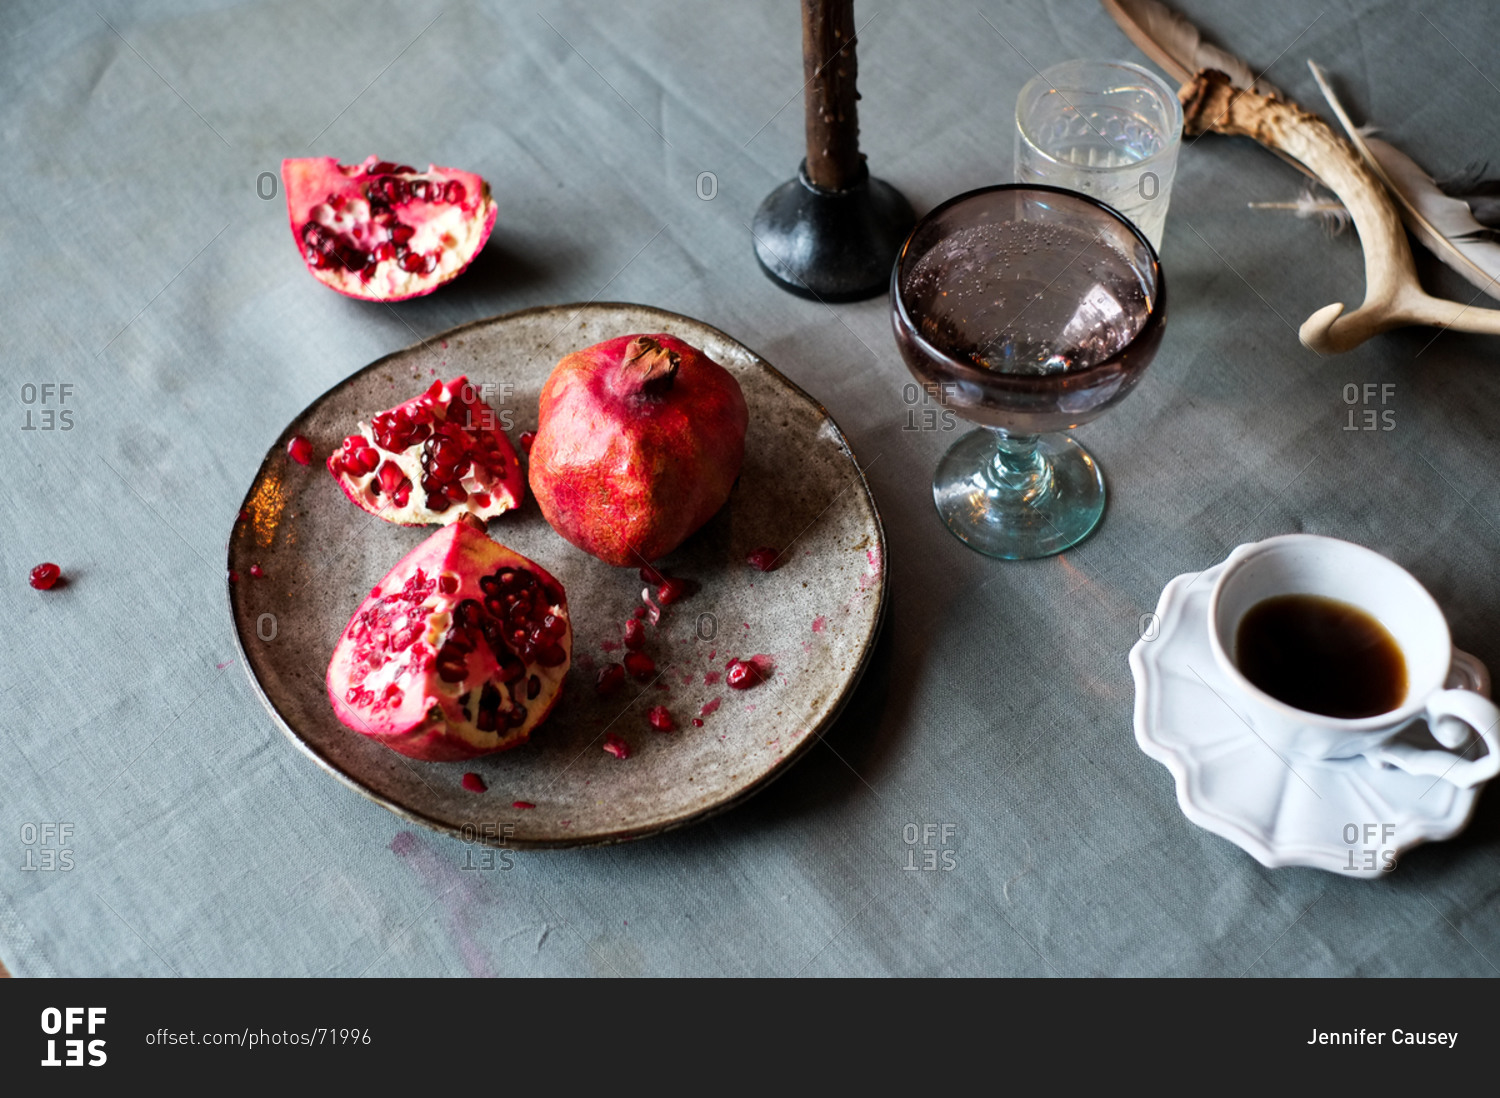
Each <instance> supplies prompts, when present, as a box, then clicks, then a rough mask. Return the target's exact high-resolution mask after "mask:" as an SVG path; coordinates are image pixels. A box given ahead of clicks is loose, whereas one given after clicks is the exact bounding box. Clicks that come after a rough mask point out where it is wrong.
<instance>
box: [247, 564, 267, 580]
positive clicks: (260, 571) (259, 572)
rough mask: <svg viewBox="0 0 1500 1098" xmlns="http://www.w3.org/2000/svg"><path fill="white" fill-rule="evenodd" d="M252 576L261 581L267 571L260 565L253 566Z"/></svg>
mask: <svg viewBox="0 0 1500 1098" xmlns="http://www.w3.org/2000/svg"><path fill="white" fill-rule="evenodd" d="M250 574H251V575H252V576H254V577H255V578H256V579H260V578H261V577H262V576H264V575H265V574H266V570H265V569H264V568H262V567H261V566H260V565H258V564H252V565H251V566H250Z"/></svg>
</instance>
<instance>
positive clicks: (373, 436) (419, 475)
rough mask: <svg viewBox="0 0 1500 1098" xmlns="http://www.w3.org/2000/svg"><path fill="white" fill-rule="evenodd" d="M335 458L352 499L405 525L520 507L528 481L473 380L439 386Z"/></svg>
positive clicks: (383, 416) (333, 467)
mask: <svg viewBox="0 0 1500 1098" xmlns="http://www.w3.org/2000/svg"><path fill="white" fill-rule="evenodd" d="M359 430H360V433H359V434H357V435H350V436H349V437H348V438H346V439H344V443H343V445H342V446H341V447H339V449H337V450H335V451H334V452H333V453H332V454H330V455H329V456H328V471H329V472H330V473H332V474H333V476H334V479H336V480H337V481H338V482H339V487H340V488H342V489H343V490H344V494H345V495H346V496H348V497H349V498H350V499H352V500H353V501H354V502H355V503H357V504H359V505H360V506H361V507H363V508H364V509H365V510H366V511H369V512H370V514H372V515H379V516H380V517H381V518H383V519H385V521H386V522H395V523H399V524H400V525H402V526H426V525H430V524H436V523H445V522H452V521H453V520H455V519H456V518H458V516H459V515H464V514H469V515H474V516H476V517H478V518H480V519H489V518H493V517H494V516H495V515H499V514H503V513H504V512H506V511H509V510H511V508H513V507H519V506H520V505H521V500H522V498H523V497H524V496H525V494H526V478H525V477H524V476H523V475H522V474H521V463H520V462H519V461H518V460H517V458H516V451H515V450H514V449H513V448H512V447H511V444H510V439H508V438H506V437H505V432H504V431H502V430H501V429H500V420H499V417H498V416H496V415H495V410H494V409H493V408H491V407H490V406H489V405H488V404H486V403H485V402H484V401H483V400H481V399H480V394H479V391H478V389H477V388H476V387H475V386H473V385H471V384H469V382H468V380H467V379H466V378H462V377H457V378H454V379H453V380H452V381H449V382H447V383H444V382H443V381H442V380H438V381H434V382H433V383H432V385H431V386H430V387H429V388H428V389H427V391H426V392H425V393H423V394H422V395H421V396H418V397H413V398H412V399H411V400H408V401H407V402H406V403H405V404H401V405H398V406H397V407H395V408H390V409H387V410H386V411H384V412H381V413H379V414H378V415H376V416H375V417H374V418H373V419H372V420H371V421H370V422H369V423H368V424H365V423H361V424H360V425H359Z"/></svg>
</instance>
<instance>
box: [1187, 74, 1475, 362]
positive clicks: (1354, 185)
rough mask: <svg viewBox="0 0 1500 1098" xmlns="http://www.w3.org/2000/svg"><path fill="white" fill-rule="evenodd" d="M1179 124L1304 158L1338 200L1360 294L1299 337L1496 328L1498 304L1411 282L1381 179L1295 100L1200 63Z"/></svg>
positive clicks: (1336, 338)
mask: <svg viewBox="0 0 1500 1098" xmlns="http://www.w3.org/2000/svg"><path fill="white" fill-rule="evenodd" d="M1177 96H1178V98H1179V99H1181V100H1182V112H1183V131H1184V132H1185V133H1189V134H1196V133H1203V132H1206V131H1209V130H1211V131H1213V132H1214V133H1223V134H1234V135H1238V136H1244V137H1251V138H1254V139H1255V140H1256V141H1259V142H1260V143H1261V144H1262V145H1266V146H1268V147H1270V148H1273V149H1277V150H1280V151H1281V152H1283V153H1286V154H1287V155H1288V156H1290V157H1292V158H1293V159H1295V160H1297V161H1298V162H1299V163H1301V164H1303V165H1305V166H1306V167H1307V168H1308V170H1310V171H1311V172H1313V174H1315V175H1316V176H1317V177H1318V178H1319V179H1320V180H1322V181H1323V184H1324V186H1326V187H1327V188H1328V189H1329V190H1331V191H1333V192H1334V193H1335V194H1337V195H1338V196H1339V198H1340V199H1341V200H1342V201H1343V203H1344V206H1345V208H1346V209H1347V210H1348V211H1349V214H1350V216H1352V217H1353V218H1354V225H1355V228H1356V229H1358V230H1359V244H1360V247H1361V248H1362V249H1363V250H1364V255H1365V300H1364V303H1363V304H1362V305H1360V307H1359V308H1358V309H1355V310H1354V311H1353V312H1352V313H1348V314H1347V315H1346V314H1345V313H1344V305H1343V303H1342V302H1336V303H1334V304H1332V305H1325V306H1323V308H1321V309H1319V310H1318V311H1317V312H1315V313H1313V314H1312V316H1310V317H1308V318H1307V320H1305V321H1304V322H1303V324H1302V327H1301V329H1299V331H1298V333H1297V334H1298V335H1299V336H1300V337H1301V339H1302V342H1303V343H1304V344H1306V345H1307V346H1308V347H1310V348H1312V349H1313V350H1314V351H1317V352H1318V353H1320V354H1338V353H1341V352H1343V351H1347V350H1350V349H1351V348H1354V347H1357V346H1359V345H1360V344H1361V343H1363V342H1364V341H1365V340H1367V339H1369V338H1370V337H1371V336H1373V335H1378V334H1380V333H1381V332H1384V331H1388V330H1390V329H1391V328H1400V327H1404V326H1406V325H1410V324H1432V325H1437V326H1438V327H1442V328H1454V329H1457V330H1458V331H1462V332H1481V333H1485V334H1488V335H1500V311H1497V310H1495V309H1475V308H1471V307H1469V306H1466V305H1460V304H1459V303H1458V302H1456V301H1445V300H1443V299H1441V298H1436V297H1433V296H1431V295H1430V294H1428V293H1427V292H1426V291H1424V290H1423V289H1422V286H1421V283H1420V282H1418V281H1417V268H1416V264H1414V263H1413V262H1412V257H1411V246H1410V245H1409V244H1408V243H1407V241H1406V232H1405V230H1404V229H1403V228H1402V227H1401V215H1400V214H1398V213H1397V212H1396V207H1395V204H1394V203H1393V202H1392V201H1391V198H1390V196H1389V195H1388V194H1387V193H1386V190H1385V187H1384V185H1383V184H1382V183H1381V182H1380V180H1379V179H1378V178H1377V177H1376V176H1375V174H1374V173H1373V172H1372V171H1371V170H1370V168H1369V167H1368V166H1367V165H1366V164H1365V162H1364V161H1363V160H1362V159H1361V158H1360V156H1359V154H1358V153H1356V152H1355V151H1354V149H1353V148H1351V147H1350V145H1349V143H1348V142H1347V141H1345V140H1344V139H1343V138H1342V137H1340V136H1339V135H1338V134H1336V133H1334V131H1333V129H1332V127H1330V126H1329V125H1328V123H1327V122H1324V121H1323V120H1322V119H1321V118H1319V117H1318V116H1317V115H1315V114H1309V113H1308V112H1307V111H1305V110H1303V109H1302V108H1301V107H1299V106H1297V105H1296V104H1295V103H1287V102H1284V101H1283V100H1280V99H1277V98H1275V97H1274V96H1265V95H1260V94H1258V93H1257V92H1253V91H1241V90H1239V89H1237V88H1234V87H1232V86H1231V85H1230V83H1229V77H1227V76H1225V75H1224V74H1223V73H1222V72H1218V71H1216V70H1213V69H1206V70H1204V71H1203V72H1200V73H1199V74H1198V75H1197V76H1195V77H1194V78H1193V79H1192V80H1191V81H1190V82H1189V83H1187V84H1184V85H1183V87H1182V89H1181V90H1180V91H1179V92H1178V93H1177Z"/></svg>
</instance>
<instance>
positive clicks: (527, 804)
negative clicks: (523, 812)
mask: <svg viewBox="0 0 1500 1098" xmlns="http://www.w3.org/2000/svg"><path fill="white" fill-rule="evenodd" d="M510 806H511V807H512V808H535V807H536V805H534V804H532V803H531V802H530V801H511V802H510Z"/></svg>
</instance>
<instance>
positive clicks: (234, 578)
mask: <svg viewBox="0 0 1500 1098" xmlns="http://www.w3.org/2000/svg"><path fill="white" fill-rule="evenodd" d="M229 582H230V583H239V582H240V574H239V573H238V572H236V571H235V570H234V569H233V568H231V569H230V570H229ZM31 585H32V586H33V587H35V586H36V581H35V580H33V581H32V584H31Z"/></svg>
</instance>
